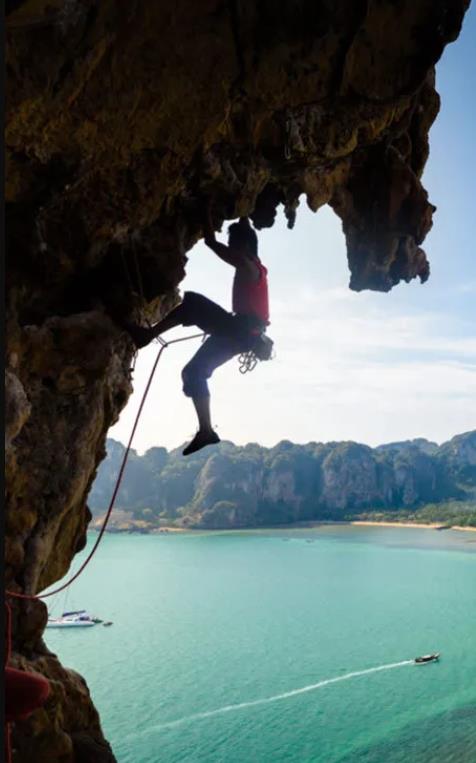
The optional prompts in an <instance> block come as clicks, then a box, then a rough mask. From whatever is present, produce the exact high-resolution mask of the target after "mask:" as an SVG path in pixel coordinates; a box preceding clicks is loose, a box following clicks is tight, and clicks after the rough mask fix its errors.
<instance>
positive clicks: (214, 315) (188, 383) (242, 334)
mask: <svg viewBox="0 0 476 763" xmlns="http://www.w3.org/2000/svg"><path fill="white" fill-rule="evenodd" d="M177 311H178V312H179V313H180V318H181V321H180V322H181V323H182V325H183V326H198V328H200V329H202V331H204V332H205V334H209V336H208V338H207V339H206V341H205V342H204V343H203V344H202V346H201V347H200V349H199V350H198V352H196V353H195V355H194V356H193V358H192V359H191V361H190V362H189V363H187V365H186V366H185V368H184V369H183V371H182V380H183V391H184V393H185V395H187V397H208V396H209V394H210V392H209V389H208V384H207V379H209V378H210V376H211V375H212V373H213V372H214V370H215V368H218V366H221V365H223V363H226V362H227V361H228V360H230V359H231V358H233V357H235V355H240V354H241V353H242V352H249V351H250V350H251V349H252V348H253V343H254V341H255V340H256V332H257V331H258V332H259V331H261V330H263V329H264V328H265V325H264V324H262V323H261V322H260V321H259V320H258V319H256V318H254V317H253V316H247V315H233V313H229V312H227V311H226V310H224V309H223V308H222V307H220V305H217V304H216V302H212V301H211V299H207V297H204V296H202V295H201V294H196V293H195V292H193V291H186V292H185V294H184V298H183V302H182V304H181V305H180V306H179V307H178V308H177Z"/></svg>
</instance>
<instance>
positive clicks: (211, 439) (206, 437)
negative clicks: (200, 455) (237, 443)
mask: <svg viewBox="0 0 476 763" xmlns="http://www.w3.org/2000/svg"><path fill="white" fill-rule="evenodd" d="M217 442H220V438H219V437H218V435H217V433H216V432H214V431H213V429H211V430H210V431H209V432H202V431H201V430H199V431H198V432H197V434H196V435H195V437H194V438H193V440H192V442H191V443H189V444H188V445H187V447H186V448H184V450H183V451H182V453H183V455H184V456H189V455H190V454H191V453H196V451H197V450H201V449H202V448H205V446H206V445H213V444H214V443H217Z"/></svg>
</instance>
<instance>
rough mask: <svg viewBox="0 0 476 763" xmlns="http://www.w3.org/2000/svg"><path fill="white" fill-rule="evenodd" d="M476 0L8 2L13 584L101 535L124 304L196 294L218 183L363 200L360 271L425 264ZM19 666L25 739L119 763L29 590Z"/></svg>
mask: <svg viewBox="0 0 476 763" xmlns="http://www.w3.org/2000/svg"><path fill="white" fill-rule="evenodd" d="M468 4H469V3H468V0H413V1H412V2H408V1H407V0H378V1H377V0H365V1H361V0H359V1H358V2H355V0H339V2H330V0H312V1H311V0H286V2H283V3H279V4H277V3H275V2H273V1H272V0H261V1H260V2H251V1H248V0H227V1H225V2H223V1H222V0H199V2H191V1H190V0H174V2H170V0H163V1H162V2H160V3H159V2H157V3H153V2H146V1H145V0H132V2H129V3H119V2H117V1H116V0H101V2H99V0H48V2H46V0H10V2H7V4H6V6H7V7H6V10H7V19H6V26H7V43H8V44H7V85H8V99H7V128H6V162H7V183H6V201H7V205H6V222H7V272H8V281H7V284H8V304H7V308H8V322H7V337H8V347H7V374H6V384H7V431H6V445H7V464H6V468H7V513H6V530H7V548H6V553H7V568H6V569H7V584H8V586H9V588H14V589H17V590H25V591H29V592H32V593H35V592H38V591H39V590H41V589H42V588H43V587H44V586H46V585H49V584H50V583H52V582H54V581H55V580H58V579H59V578H60V577H61V576H62V575H63V574H64V573H65V572H66V571H67V569H68V567H69V564H70V562H71V559H72V557H73V556H74V554H75V553H76V552H77V551H78V550H79V549H80V548H82V546H83V544H84V538H85V531H86V528H87V524H88V521H89V512H88V509H87V507H86V498H87V494H88V490H89V487H90V485H91V482H92V480H93V478H94V474H95V470H96V468H97V465H98V463H99V461H100V460H101V459H102V458H103V456H104V441H105V436H106V432H107V430H108V428H109V426H110V425H111V424H112V423H113V422H114V421H115V419H116V418H117V416H118V414H119V412H120V410H121V408H122V407H123V406H124V404H125V403H126V401H127V398H128V395H129V393H130V391H131V384H130V378H129V366H130V362H131V356H132V347H131V345H130V343H129V341H128V340H127V338H126V337H125V336H124V335H123V334H121V332H120V331H119V329H118V328H117V324H115V322H114V321H115V318H117V315H118V314H122V315H125V316H132V315H134V316H135V317H136V318H141V319H143V320H145V319H148V320H154V319H157V318H158V317H160V315H162V314H163V313H164V312H166V311H167V310H168V309H169V308H170V306H171V305H172V304H173V303H174V302H175V301H176V299H177V286H178V284H179V283H180V281H181V279H182V277H183V275H184V265H185V263H186V253H187V251H188V250H189V249H190V248H191V247H192V246H193V244H194V243H195V242H196V241H197V240H198V239H199V238H200V236H201V235H202V228H201V219H202V215H203V207H204V203H205V202H209V203H210V204H211V206H212V213H213V220H214V223H215V226H216V228H217V229H219V228H220V227H221V225H222V223H223V221H224V220H225V219H230V218H233V217H236V216H238V215H250V216H251V218H252V220H253V222H254V224H255V226H256V227H257V228H263V227H266V226H270V225H272V224H273V221H274V218H275V215H276V210H277V207H278V206H279V205H280V204H282V205H283V206H284V209H285V213H286V215H287V218H288V222H289V225H290V226H291V227H292V225H293V223H294V220H295V218H296V214H298V205H299V203H300V200H301V199H302V197H305V198H306V201H307V203H308V204H309V206H310V207H311V208H312V209H313V210H315V211H316V210H318V209H319V207H321V206H322V205H324V204H330V205H331V206H332V208H333V209H334V210H335V212H336V213H337V214H338V215H339V217H340V218H341V219H342V223H343V230H344V233H345V236H346V240H347V250H348V260H349V268H350V272H351V279H350V286H351V288H353V289H356V290H360V289H368V288H370V289H376V290H380V291H388V290H390V289H391V288H392V287H393V286H394V285H396V284H398V283H399V282H400V281H409V280H411V279H413V278H416V277H419V278H420V280H421V281H425V280H426V279H427V278H428V275H429V265H428V261H427V259H426V256H425V253H424V251H423V249H422V248H421V246H422V243H423V240H424V238H425V235H426V234H427V232H428V230H429V229H430V227H431V224H432V214H433V211H434V207H433V206H432V204H431V203H430V202H429V200H428V198H427V193H426V191H425V190H424V188H423V186H422V184H421V175H422V171H423V168H424V165H425V162H426V160H427V157H428V131H429V129H430V126H431V124H432V122H433V120H434V119H435V117H436V115H437V112H438V108H439V100H438V95H437V93H436V90H435V84H434V66H435V64H436V62H437V61H438V59H439V57H440V55H441V53H442V51H443V49H444V47H445V45H446V44H447V43H449V42H451V41H453V40H455V39H456V37H457V36H458V33H459V30H460V27H461V23H462V20H463V16H464V13H465V10H466V8H467V6H468ZM13 609H14V611H13V615H14V618H13V625H14V656H13V660H14V662H15V664H19V665H22V666H23V667H24V668H25V669H36V670H39V671H40V672H42V673H45V674H46V675H48V676H49V677H50V678H51V680H52V687H53V691H52V697H51V699H50V700H49V701H48V703H47V705H46V706H45V708H44V709H43V710H41V711H39V712H38V713H37V714H35V715H34V716H33V717H32V719H31V720H29V721H26V722H24V723H22V724H19V725H18V726H17V728H16V731H15V735H14V745H15V749H16V752H15V759H16V760H17V761H21V762H23V761H29V760H33V759H34V760H36V761H38V762H39V763H41V761H48V762H49V763H54V762H55V761H58V763H59V761H61V762H62V763H68V762H69V761H92V760H94V761H109V760H113V755H112V752H111V750H110V748H109V746H108V744H107V743H106V742H105V741H104V739H103V737H102V732H101V729H100V724H99V719H98V716H97V713H96V711H95V710H94V708H93V706H92V704H91V702H90V699H89V694H88V690H87V688H86V686H85V684H84V682H83V680H82V679H81V678H80V677H78V676H77V675H75V674H74V673H72V672H71V671H66V670H65V669H64V668H62V667H61V666H60V664H59V662H58V660H57V659H56V658H55V657H54V655H51V654H50V653H49V652H48V650H47V649H46V647H45V645H44V643H43V641H42V631H43V628H44V625H45V618H46V610H45V607H44V605H42V604H41V603H39V602H34V603H23V604H19V603H15V604H14V607H13Z"/></svg>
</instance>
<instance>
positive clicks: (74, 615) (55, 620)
mask: <svg viewBox="0 0 476 763" xmlns="http://www.w3.org/2000/svg"><path fill="white" fill-rule="evenodd" d="M98 623H102V620H100V619H99V618H98V617H91V615H90V614H88V612H87V611H86V610H85V609H79V610H75V611H74V612H63V614H62V615H61V617H49V618H48V622H47V624H46V627H47V628H91V627H92V626H93V625H97V624H98Z"/></svg>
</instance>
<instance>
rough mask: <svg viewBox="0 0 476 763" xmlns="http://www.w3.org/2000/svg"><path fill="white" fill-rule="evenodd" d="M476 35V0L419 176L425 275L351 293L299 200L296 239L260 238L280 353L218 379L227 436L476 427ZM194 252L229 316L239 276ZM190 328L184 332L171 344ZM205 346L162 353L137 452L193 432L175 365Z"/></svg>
mask: <svg viewBox="0 0 476 763" xmlns="http://www.w3.org/2000/svg"><path fill="white" fill-rule="evenodd" d="M475 36H476V6H475V5H474V4H473V7H472V8H470V10H469V11H468V13H467V14H466V18H465V22H464V25H463V30H462V33H461V35H460V37H459V38H458V40H457V41H456V42H455V43H453V44H452V45H449V46H448V47H447V48H446V50H445V52H444V54H443V57H442V59H441V60H440V62H439V63H438V65H437V90H438V92H439V93H440V96H441V101H442V103H441V111H440V114H439V115H438V117H437V119H436V122H435V123H434V125H433V127H432V129H431V132H430V158H429V160H428V163H427V166H426V169H425V173H424V176H423V184H424V186H425V187H426V189H427V190H428V192H429V196H430V201H431V202H432V203H433V204H435V205H436V207H437V212H436V213H435V215H434V221H433V228H432V230H431V231H430V233H429V235H428V236H427V238H426V240H425V243H424V249H425V251H426V253H427V256H428V258H429V260H430V266H431V276H430V279H429V281H428V282H427V283H426V284H424V285H421V284H420V283H419V281H418V282H417V281H414V282H412V283H411V284H405V283H403V284H400V285H399V286H397V287H395V288H394V289H393V290H392V291H391V292H390V293H389V294H380V293H377V292H370V291H364V292H361V293H359V294H357V293H355V292H352V291H350V289H349V288H348V282H349V272H348V268H347V258H346V248H345V241H344V236H343V234H342V230H341V223H340V220H339V219H338V218H337V217H336V216H335V215H334V213H333V212H332V210H331V209H330V208H329V207H323V208H321V209H320V210H319V211H318V212H317V213H316V214H314V213H312V212H311V211H310V210H309V209H308V208H307V205H306V202H305V199H304V198H303V199H302V200H301V204H300V206H299V209H298V214H297V221H296V225H295V228H294V230H293V231H289V230H288V229H287V228H286V221H285V219H284V216H283V214H282V212H280V214H279V216H278V218H277V220H276V223H275V225H274V226H273V228H271V229H266V230H263V231H260V232H259V234H258V235H259V252H260V257H261V259H262V260H263V262H264V263H265V264H266V266H267V267H268V270H269V281H270V307H271V326H270V327H269V331H268V333H269V335H270V336H271V337H272V339H273V340H274V342H275V348H276V357H275V358H274V360H272V361H271V362H265V363H260V364H259V365H258V367H257V368H256V369H255V370H254V371H253V372H252V373H248V374H246V375H242V374H240V373H239V370H238V363H237V361H236V359H235V360H232V361H230V362H229V363H228V364H226V365H225V366H223V367H221V368H219V369H217V371H216V372H215V373H214V375H213V377H212V379H211V381H210V390H211V394H212V420H213V423H214V426H215V428H216V430H217V432H218V434H219V435H220V437H221V438H222V439H227V440H232V441H233V442H235V443H236V444H239V445H243V444H245V443H248V442H257V443H260V444H262V445H266V446H272V445H275V444H276V443H277V442H279V441H280V440H292V441H294V442H298V443H305V442H309V441H315V442H327V441H336V440H355V441H357V442H362V443H366V444H368V445H371V446H375V445H379V444H382V443H385V442H392V441H397V440H407V439H412V438H415V437H426V438H427V439H429V440H433V441H435V442H438V443H441V442H444V441H446V440H448V439H450V438H451V437H452V436H454V435H455V434H458V433H460V432H465V431H468V430H470V429H474V428H476V330H475V325H476V261H475V243H474V242H475V240H476V204H475V197H476V141H475V139H474V130H475V126H476V99H475V97H474V93H475V92H476V65H475V64H476V60H475V59H476V57H475V54H474V44H473V41H474V39H475ZM223 234H225V227H224V229H223ZM218 237H219V238H220V236H218ZM221 238H222V240H223V241H226V237H224V236H223V235H222V236H221ZM188 257H189V262H188V265H187V276H186V278H185V280H184V281H183V283H182V285H181V286H182V288H183V289H184V290H192V291H198V292H201V293H203V294H205V295H206V296H208V297H209V298H211V299H213V300H215V301H216V302H218V303H219V304H221V305H222V306H223V307H225V308H227V309H231V304H230V303H231V284H232V279H233V270H232V268H230V267H229V266H228V265H226V264H225V263H223V262H221V261H220V260H218V258H217V257H216V256H215V255H214V254H213V253H212V252H211V251H210V250H209V249H207V247H206V246H205V245H204V244H203V243H202V242H199V243H198V244H197V245H196V246H195V247H194V248H193V249H192V250H191V251H190V252H189V253H188ZM190 333H191V332H190V329H188V330H187V329H177V330H175V331H173V332H169V333H168V334H167V335H166V338H167V339H168V338H173V337H177V336H185V335H187V334H190ZM192 333H193V332H192ZM198 347H199V340H192V341H190V342H184V343H182V344H178V345H175V346H173V347H170V348H168V349H167V350H165V352H164V355H163V357H162V359H161V361H160V365H159V368H158V371H157V374H156V377H155V379H154V382H153V386H152V388H151V391H150V394H149V397H148V400H147V403H146V407H145V411H144V413H143V417H142V419H141V423H140V425H139V428H138V430H137V433H136V436H135V439H134V442H133V447H135V449H136V450H137V451H138V452H139V453H143V452H144V451H145V450H147V449H148V448H150V447H153V446H157V445H162V446H165V447H167V448H169V449H170V448H175V447H177V446H179V445H181V444H182V443H184V442H185V441H186V440H188V439H190V438H191V437H192V436H193V435H194V433H195V431H196V422H195V416H194V412H193V408H192V403H191V401H190V400H188V399H187V398H185V397H184V396H183V394H182V390H181V377H180V371H181V369H182V367H183V366H184V365H185V363H186V362H187V361H188V360H189V359H190V357H191V356H192V354H193V352H194V351H195V350H196V349H198ZM157 351H158V346H157V344H155V343H154V344H152V345H150V346H149V347H146V348H144V349H143V350H141V351H140V353H139V356H138V359H137V363H136V368H135V372H134V393H133V394H132V396H131V397H130V399H129V402H128V404H127V406H126V408H125V409H124V411H123V412H122V414H121V417H120V419H119V421H118V423H117V424H116V425H115V426H114V427H112V428H111V429H110V431H109V436H110V437H114V438H115V439H116V440H120V441H121V442H126V441H127V439H128V437H129V434H130V431H131V429H132V424H133V418H134V416H135V413H136V410H137V407H138V405H139V402H140V396H141V395H142V392H143V389H144V387H145V384H146V382H147V378H148V376H149V373H150V370H151V367H152V364H153V362H154V359H155V357H156V354H157Z"/></svg>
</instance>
